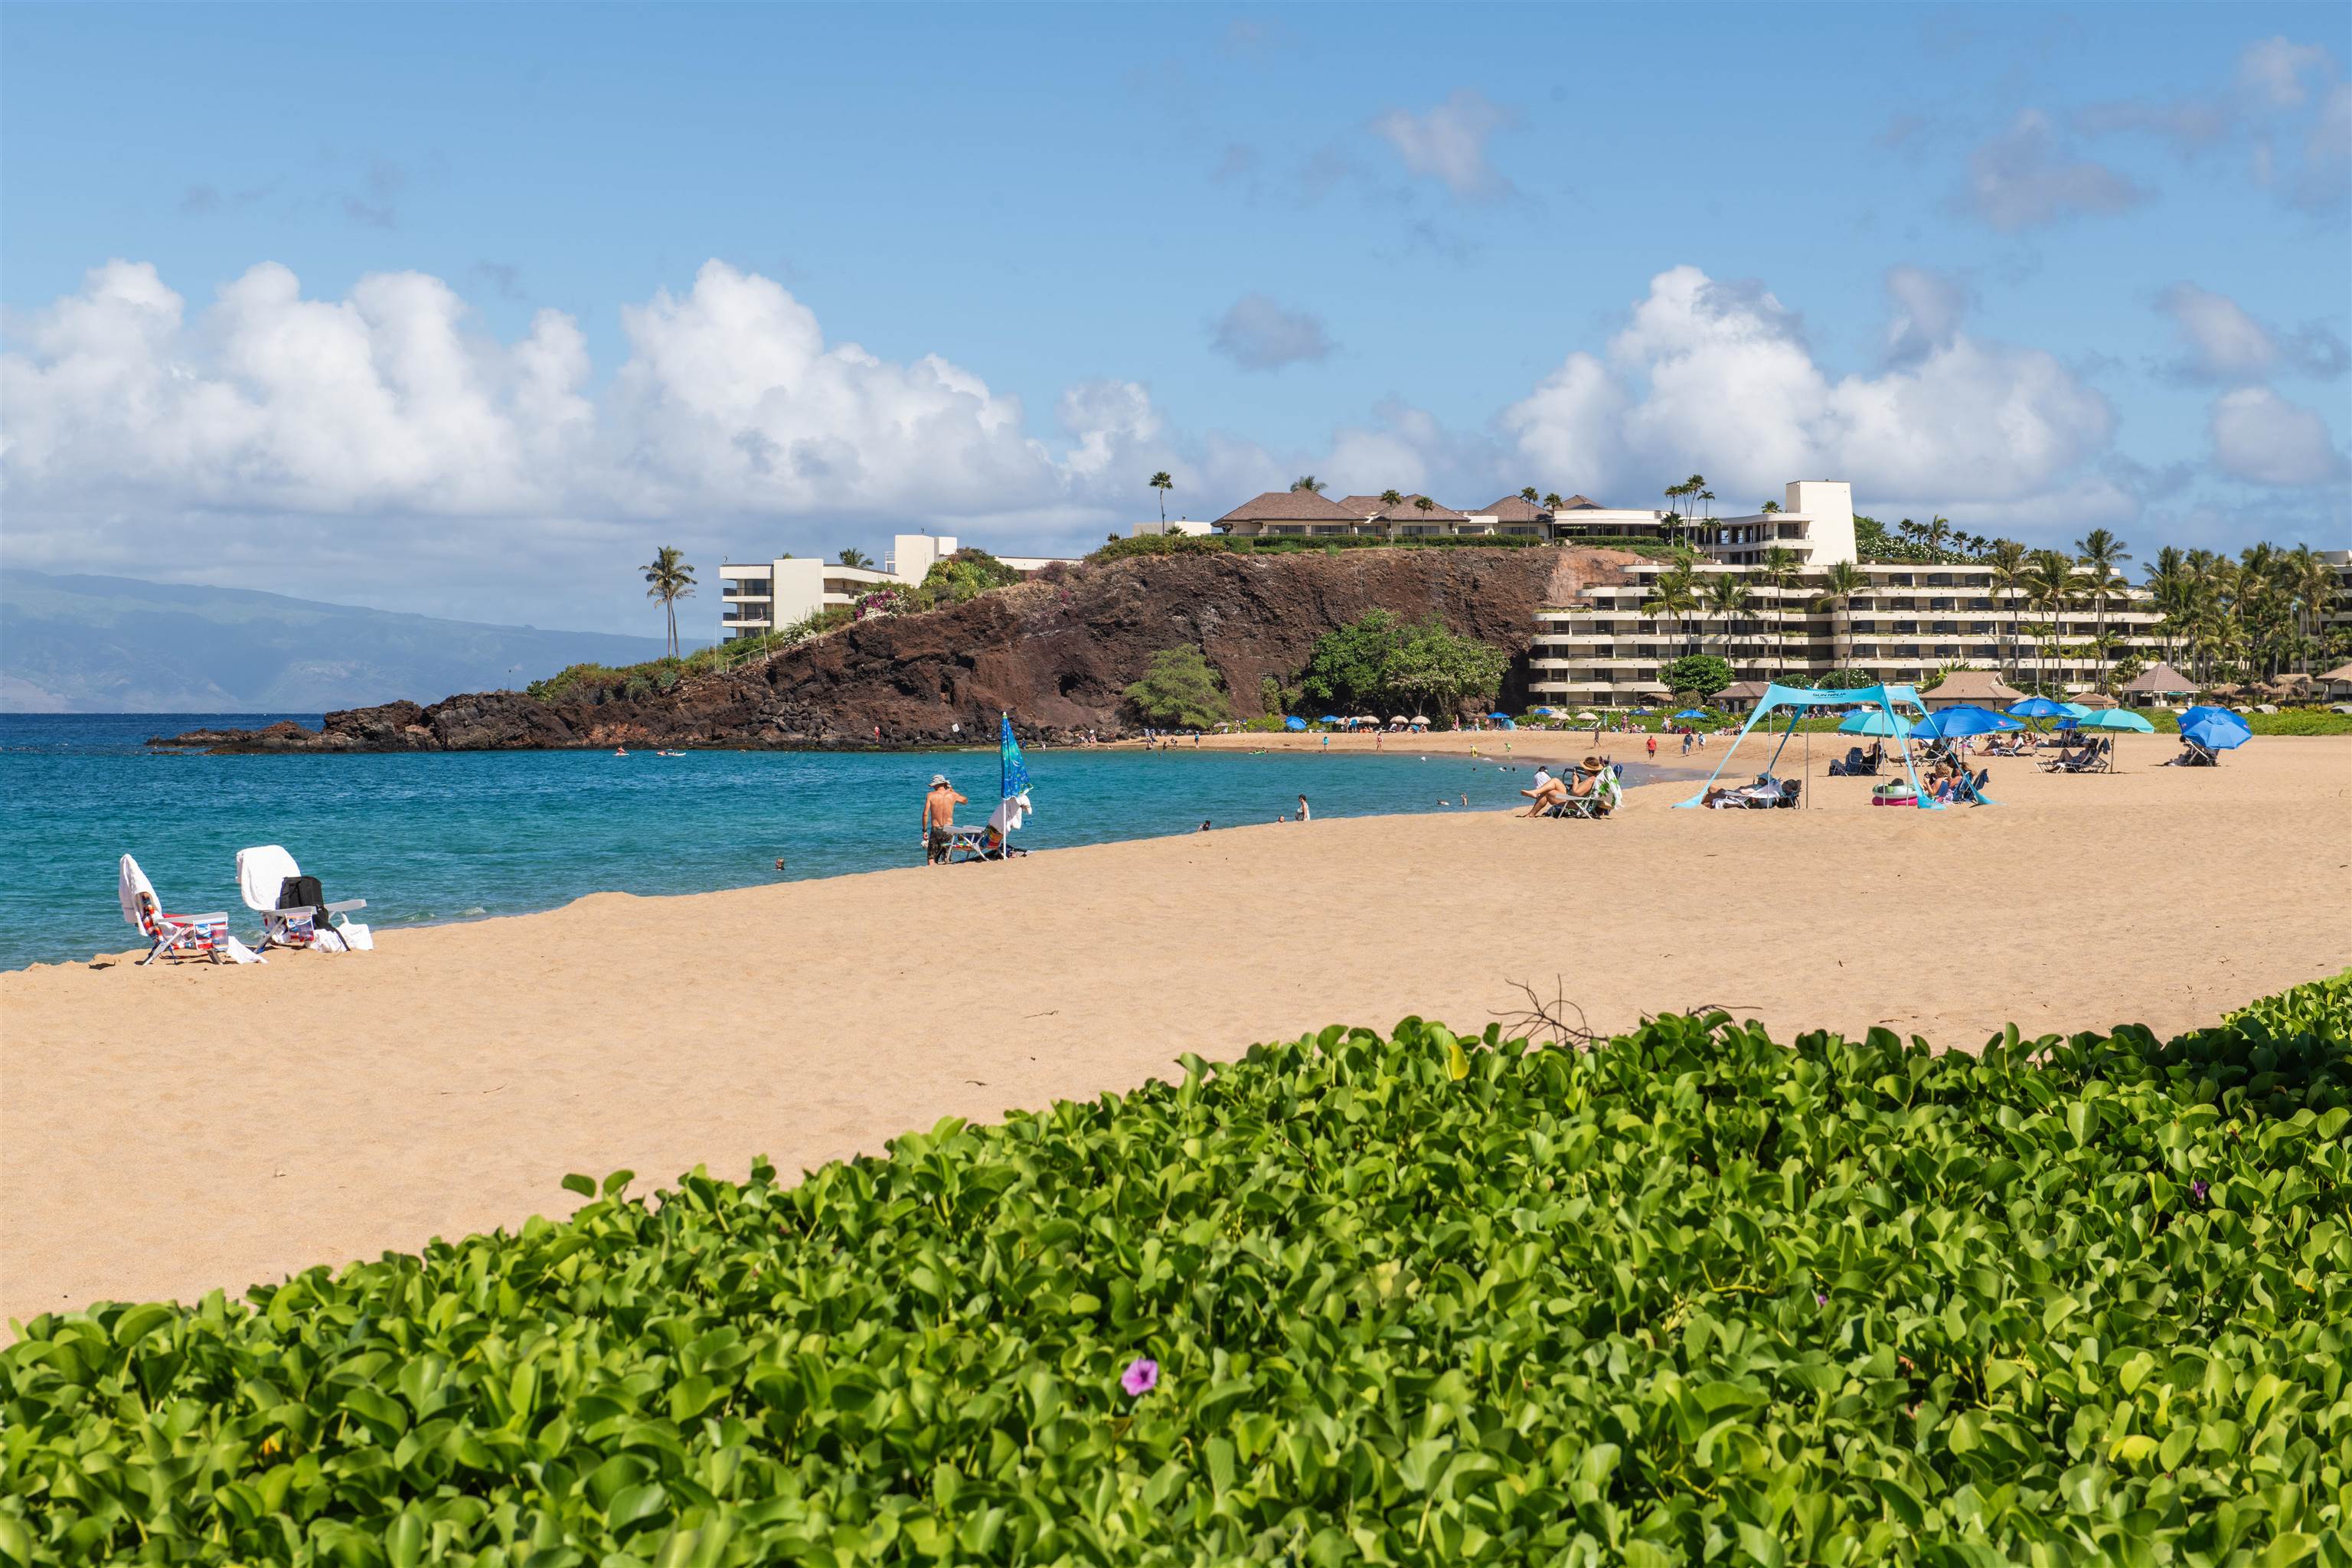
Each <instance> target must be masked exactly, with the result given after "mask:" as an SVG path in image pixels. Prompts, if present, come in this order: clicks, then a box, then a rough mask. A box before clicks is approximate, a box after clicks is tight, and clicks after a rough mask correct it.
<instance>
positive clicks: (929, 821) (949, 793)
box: [923, 773, 965, 866]
mask: <svg viewBox="0 0 2352 1568" xmlns="http://www.w3.org/2000/svg"><path fill="white" fill-rule="evenodd" d="M964 804H965V801H964V798H963V796H961V795H958V794H956V790H955V785H953V784H950V783H948V775H947V774H945V773H933V774H932V775H931V791H930V793H929V795H925V796H924V797H923V849H924V851H925V853H926V854H928V855H929V857H930V862H931V864H932V865H934V866H944V865H946V864H947V859H948V845H949V844H950V842H952V841H953V839H954V837H955V808H956V807H957V806H960V805H964Z"/></svg>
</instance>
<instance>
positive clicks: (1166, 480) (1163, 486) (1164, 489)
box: [1151, 468, 1176, 528]
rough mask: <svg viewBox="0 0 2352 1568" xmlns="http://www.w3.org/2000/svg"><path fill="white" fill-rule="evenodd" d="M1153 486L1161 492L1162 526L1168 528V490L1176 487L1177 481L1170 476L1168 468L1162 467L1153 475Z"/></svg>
mask: <svg viewBox="0 0 2352 1568" xmlns="http://www.w3.org/2000/svg"><path fill="white" fill-rule="evenodd" d="M1151 488H1152V489H1155V490H1158V491H1159V492H1160V527H1161V528H1166V527H1167V526H1168V492H1169V491H1170V490H1172V489H1175V488H1176V481H1175V480H1174V479H1171V478H1170V477H1169V474H1168V470H1167V469H1165V468H1162V469H1160V471H1159V472H1158V473H1156V474H1154V475H1152V476H1151Z"/></svg>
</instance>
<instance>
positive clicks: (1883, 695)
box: [1675, 681, 1944, 811]
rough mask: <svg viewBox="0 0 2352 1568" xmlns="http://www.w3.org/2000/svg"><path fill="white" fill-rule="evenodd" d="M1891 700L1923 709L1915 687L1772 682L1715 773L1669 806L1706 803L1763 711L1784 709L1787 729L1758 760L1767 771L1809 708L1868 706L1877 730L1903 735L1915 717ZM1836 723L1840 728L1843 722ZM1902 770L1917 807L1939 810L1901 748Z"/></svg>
mask: <svg viewBox="0 0 2352 1568" xmlns="http://www.w3.org/2000/svg"><path fill="white" fill-rule="evenodd" d="M1897 703H1900V704H1901V705H1902V706H1904V707H1906V708H1910V709H1915V710H1917V711H1918V712H1920V713H1921V714H1925V713H1926V712H1927V704H1926V703H1925V702H1922V701H1920V700H1919V693H1918V692H1917V690H1916V689H1914V688H1911V687H1908V686H1857V687H1851V688H1848V689H1844V690H1841V691H1824V690H1821V689H1816V688H1814V687H1810V686H1782V685H1780V683H1779V682H1777V681H1776V682H1774V683H1773V684H1772V685H1770V686H1768V687H1766V688H1765V689H1764V695H1763V696H1761V697H1759V698H1758V699H1757V700H1756V708H1755V710H1754V711H1753V712H1751V713H1749V714H1748V721H1747V722H1746V723H1744V724H1742V725H1740V726H1739V733H1738V734H1737V735H1735V736H1733V737H1732V741H1731V744H1730V745H1728V746H1727V747H1725V748H1724V752H1723V761H1721V762H1719V763H1716V764H1715V772H1713V773H1709V774H1708V775H1707V779H1706V783H1705V784H1701V785H1700V786H1699V791H1698V793H1697V794H1696V795H1693V796H1691V797H1690V798H1689V799H1688V800H1678V801H1676V802H1675V809H1677V810H1682V809H1685V808H1687V807H1691V806H1696V805H1706V792H1707V791H1708V790H1711V789H1713V788H1714V787H1715V781H1716V780H1717V779H1718V778H1721V777H1722V776H1723V770H1724V769H1725V768H1727V767H1728V766H1730V765H1731V759H1732V756H1733V754H1734V753H1735V752H1738V750H1739V743H1740V742H1742V741H1745V740H1746V739H1748V731H1750V730H1753V729H1754V728H1756V726H1757V725H1758V724H1759V723H1761V722H1762V721H1763V720H1764V716H1765V715H1766V714H1768V713H1773V712H1786V713H1787V714H1788V716H1789V727H1788V728H1787V729H1786V730H1783V731H1780V745H1778V746H1775V747H1774V748H1773V749H1772V757H1771V760H1770V761H1769V762H1767V763H1765V764H1764V771H1765V772H1766V773H1770V772H1771V771H1772V767H1773V764H1774V763H1778V762H1779V761H1780V752H1781V751H1782V749H1783V748H1785V747H1786V746H1787V745H1788V743H1789V737H1790V735H1793V734H1795V733H1796V732H1797V721H1798V720H1800V719H1801V718H1803V717H1804V716H1805V715H1806V714H1808V713H1810V712H1811V711H1812V710H1814V709H1816V708H1863V709H1869V710H1875V716H1876V717H1877V718H1878V719H1879V721H1881V722H1883V723H1884V724H1885V726H1886V728H1885V730H1884V731H1880V733H1884V734H1907V733H1909V732H1910V729H1911V726H1912V725H1914V724H1916V723H1917V722H1918V721H1917V720H1906V718H1904V716H1903V715H1902V714H1899V713H1897V712H1895V705H1896V704H1897ZM1898 726H1899V728H1898ZM1839 727H1840V728H1841V729H1843V727H1844V726H1843V725H1841V726H1839ZM1903 772H1904V773H1905V774H1906V776H1907V777H1908V778H1909V779H1910V780H1911V793H1912V795H1914V796H1915V797H1916V799H1917V800H1918V802H1919V805H1920V806H1921V807H1922V808H1924V809H1926V810H1928V811H1941V810H1942V809H1944V803H1943V802H1942V801H1939V800H1935V799H1932V798H1930V797H1929V795H1927V791H1925V790H1923V789H1921V788H1920V787H1919V775H1918V773H1916V772H1915V771H1914V770H1913V768H1912V766H1911V752H1910V748H1908V747H1907V746H1906V747H1905V748H1904V750H1903Z"/></svg>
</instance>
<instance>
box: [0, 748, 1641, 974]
mask: <svg viewBox="0 0 2352 1568" xmlns="http://www.w3.org/2000/svg"><path fill="white" fill-rule="evenodd" d="M286 717H292V718H295V719H297V720H298V721H300V722H302V723H305V724H309V725H312V726H315V725H316V724H317V723H318V721H319V716H318V715H317V714H293V715H286V714H229V715H219V714H147V715H137V714H132V715H113V714H108V715H79V714H77V715H0V868H5V875H0V968H5V969H14V968H19V967H22V966H23V965H25V964H27V963H44V962H53V961H57V960H67V959H79V960H87V959H88V958H89V957H90V955H91V954H93V953H97V952H121V951H122V950H123V949H125V948H129V947H133V946H136V945H138V938H137V934H136V933H135V932H134V931H131V928H130V927H129V926H127V925H125V924H124V923H123V921H122V916H121V910H120V908H119V906H118V905H117V902H116V899H115V865H116V861H117V860H118V859H119V858H120V857H121V856H122V855H124V854H126V853H128V854H131V855H135V856H137V857H138V858H139V864H140V865H141V867H142V868H144V869H145V871H146V873H147V876H148V879H149V880H151V881H152V882H153V883H154V885H155V890H156V893H157V895H158V896H159V897H160V898H161V899H162V900H163V905H164V907H165V908H166V909H170V910H174V911H180V912H187V913H203V912H205V911H206V910H219V909H226V910H228V911H229V913H230V914H231V915H232V916H233V917H234V919H233V921H232V929H234V930H236V931H240V932H246V933H247V934H250V933H249V932H248V931H247V926H248V925H251V926H252V927H254V928H255V929H257V928H258V921H248V919H247V914H246V911H245V910H244V908H243V906H242V905H241V904H240V903H239V901H238V899H237V893H236V852H237V850H238V849H239V848H241V847H245V846H247V845H250V844H283V845H284V846H286V847H287V848H288V849H289V850H291V851H292V852H293V855H294V858H296V859H297V860H298V861H299V862H300V863H301V866H302V869H303V870H304V871H306V872H308V873H309V874H310V875H312V876H315V877H317V878H318V879H320V883H321V884H322V885H323V886H324V888H325V890H326V894H327V896H328V897H329V898H330V899H342V898H363V899H365V900H368V908H367V912H366V913H365V914H364V915H362V917H361V918H362V920H365V921H368V922H369V923H370V924H372V925H373V926H376V927H379V928H386V927H395V928H396V927H399V926H403V925H414V924H418V923H424V922H431V921H456V920H468V919H478V918H482V917H485V916H490V915H508V914H520V913H523V912H526V911H528V910H544V909H551V908H554V907H555V906H557V905H560V904H563V903H567V902H569V901H571V900H573V899H576V898H579V897H580V896H581V895H583V894H585V893H592V892H597V891H601V890H619V891H623V892H631V893H646V894H653V893H690V892H705V891H709V890H710V889H717V888H736V887H745V886H749V885H751V884H754V883H760V882H772V881H775V880H778V879H780V878H799V877H830V876H838V875H840V874H842V873H844V872H848V871H867V870H876V869H879V868H885V867H890V866H913V865H919V864H920V863H921V860H922V853H921V848H920V843H919V831H918V829H919V805H920V803H921V800H922V796H923V789H924V785H925V784H927V783H928V782H929V778H930V776H931V774H932V773H934V772H941V773H947V774H948V775H949V776H950V778H952V779H953V780H954V781H955V783H956V784H957V786H958V787H959V788H960V789H961V790H962V792H963V793H964V794H965V795H968V796H970V797H971V802H972V805H971V806H969V807H966V808H965V810H964V811H963V812H962V813H961V814H960V815H959V818H958V820H959V821H962V820H967V819H968V820H971V821H972V822H974V823H978V822H982V821H985V820H986V819H987V814H988V811H989V810H990V809H991V808H992V806H993V805H994V804H995V798H996V788H997V760H996V752H995V750H994V748H993V747H990V748H989V749H987V750H984V751H963V752H891V753H872V754H869V753H838V752H719V751H710V752H689V753H688V754H687V755H685V756H682V757H660V756H656V755H655V754H653V753H652V752H632V753H631V754H630V755H629V756H628V757H626V758H618V757H614V756H613V755H612V754H611V753H609V752H463V753H456V754H431V753H428V754H404V755H398V756H320V757H306V756H273V757H216V756H202V755H194V754H188V753H183V752H154V751H151V750H149V749H148V748H147V747H146V746H145V745H143V744H142V742H144V741H145V740H146V739H147V737H149V736H151V735H171V734H177V733H179V732H180V731H184V730H187V729H191V728H194V726H195V725H197V724H198V723H205V724H220V725H232V724H233V725H236V726H240V727H250V726H254V725H258V724H263V723H268V722H270V721H274V720H276V719H279V718H286ZM1500 739H1501V737H1497V740H1498V742H1499V740H1500ZM1517 744H1518V747H1519V749H1520V750H1521V752H1522V753H1524V752H1526V750H1527V748H1528V746H1530V745H1531V744H1532V745H1535V746H1537V747H1538V749H1539V750H1541V751H1543V752H1546V753H1547V754H1559V753H1561V752H1568V751H1572V750H1575V749H1577V740H1576V738H1574V737H1570V738H1567V739H1562V740H1557V741H1554V742H1549V744H1546V743H1544V742H1534V741H1533V740H1532V738H1531V737H1518V738H1517ZM1028 761H1029V775H1030V782H1031V791H1030V798H1031V800H1032V801H1033V802H1034V805H1035V806H1036V808H1037V809H1036V815H1035V816H1034V817H1033V818H1032V819H1031V820H1030V822H1029V823H1028V824H1027V825H1026V826H1024V828H1023V829H1022V830H1021V833H1020V835H1019V837H1018V838H1017V839H1016V842H1018V843H1020V844H1023V845H1025V846H1026V847H1029V848H1031V849H1033V850H1040V851H1044V850H1051V849H1054V848H1057V847H1066V846H1069V845H1077V844H1096V843H1101V842H1104V841H1106V840H1109V839H1119V838H1139V837H1151V836H1154V835H1159V834H1167V833H1182V832H1187V831H1191V830H1193V829H1196V828H1198V827H1199V826H1200V825H1201V823H1202V821H1203V820H1204V819H1205V820H1208V821H1211V822H1213V823H1214V824H1215V825H1216V826H1220V827H1224V826H1235V825H1237V824H1242V823H1251V822H1271V821H1274V820H1275V819H1276V818H1277V817H1279V816H1282V815H1283V814H1284V813H1285V812H1286V811H1290V810H1293V809H1295V808H1296V805H1297V796H1298V795H1300V794H1302V793H1303V794H1305V795H1307V797H1308V799H1309V800H1310V801H1311V802H1312V803H1313V805H1314V809H1315V814H1316V815H1317V816H1366V815H1371V814H1381V813H1394V812H1409V811H1433V810H1436V809H1437V802H1438V798H1439V796H1441V795H1443V796H1444V798H1445V799H1447V800H1451V801H1458V800H1459V799H1460V798H1461V797H1462V796H1463V795H1468V796H1469V798H1470V802H1471V804H1472V805H1474V806H1486V807H1495V806H1501V805H1507V804H1509V803H1511V802H1513V801H1516V800H1517V798H1518V795H1517V792H1518V791H1519V790H1520V789H1521V788H1524V787H1525V786H1526V784H1527V778H1528V772H1529V771H1530V769H1529V767H1528V764H1526V763H1520V764H1519V765H1518V766H1517V769H1516V770H1515V771H1506V770H1505V769H1503V768H1500V767H1497V766H1496V765H1494V764H1492V763H1473V762H1471V761H1469V760H1468V759H1466V758H1463V757H1439V756H1430V757H1423V756H1422V755H1421V754H1419V753H1417V752H1413V751H1412V750H1411V748H1410V746H1409V745H1405V746H1402V747H1401V748H1400V749H1398V750H1395V751H1391V752H1387V753H1384V754H1381V755H1377V756H1366V755H1356V754H1350V753H1345V752H1341V753H1336V754H1330V755H1326V754H1322V753H1320V752H1284V751H1279V750H1276V751H1270V752H1267V753H1265V754H1264V755H1250V754H1246V753H1235V752H1187V751H1184V750H1182V749H1181V748H1180V749H1178V750H1176V751H1171V752H1148V753H1147V752H1133V751H1108V750H1104V751H1092V750H1087V751H1034V750H1033V751H1031V752H1029V754H1028ZM1641 771H1642V770H1640V769H1639V768H1637V767H1631V766H1629V767H1628V769H1627V782H1628V783H1632V782H1633V781H1634V779H1635V778H1636V776H1637V775H1638V774H1639V773H1640V772H1641ZM1454 809H1459V807H1458V806H1456V807H1454ZM779 858H782V860H783V862H784V869H783V870H782V872H779V871H777V869H776V868H775V863H776V861H777V860H778V859H779ZM942 874H945V873H942ZM971 874H974V875H977V874H978V873H977V872H974V873H971Z"/></svg>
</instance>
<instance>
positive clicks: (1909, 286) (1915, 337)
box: [1886, 267, 1969, 364]
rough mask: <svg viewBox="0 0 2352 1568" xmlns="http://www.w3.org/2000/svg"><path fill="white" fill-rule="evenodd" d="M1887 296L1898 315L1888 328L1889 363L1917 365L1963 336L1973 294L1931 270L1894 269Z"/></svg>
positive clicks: (1888, 274) (1889, 273)
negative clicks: (1964, 322)
mask: <svg viewBox="0 0 2352 1568" xmlns="http://www.w3.org/2000/svg"><path fill="white" fill-rule="evenodd" d="M1886 294H1887V298H1888V299H1889V300H1891V301H1893V304H1894V308H1895V309H1894V315H1893V317H1892V318H1891V319H1890V320H1889V321H1887V324H1886V362H1887V363H1889V364H1916V363H1918V362H1919V361H1920V360H1922V359H1925V358H1926V357H1927V355H1929V354H1931V353H1935V352H1936V351H1937V349H1940V348H1944V347H1946V346H1948V344H1949V343H1950V342H1951V341H1952V340H1953V339H1954V338H1956V337H1958V335H1959V331H1960V319H1961V318H1962V317H1963V316H1965V315H1967V314H1968V310H1969V290H1968V289H1967V288H1966V286H1964V285H1963V284H1961V283H1960V282H1959V281H1958V279H1954V278H1951V277H1948V276H1947V275H1946V274H1944V273H1941V272H1938V271H1937V270H1936V269H1935V268H1931V267H1890V268H1887V271H1886Z"/></svg>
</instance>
